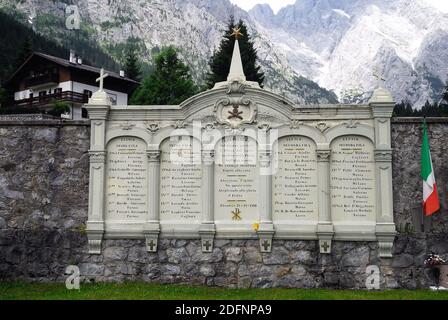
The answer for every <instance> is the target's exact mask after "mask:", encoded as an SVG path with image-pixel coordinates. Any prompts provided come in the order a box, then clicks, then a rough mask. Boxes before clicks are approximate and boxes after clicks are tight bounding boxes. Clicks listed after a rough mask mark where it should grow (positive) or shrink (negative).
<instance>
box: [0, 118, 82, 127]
mask: <svg viewBox="0 0 448 320" xmlns="http://www.w3.org/2000/svg"><path fill="white" fill-rule="evenodd" d="M12 126H39V127H44V126H48V127H61V126H86V127H90V120H0V127H12Z"/></svg>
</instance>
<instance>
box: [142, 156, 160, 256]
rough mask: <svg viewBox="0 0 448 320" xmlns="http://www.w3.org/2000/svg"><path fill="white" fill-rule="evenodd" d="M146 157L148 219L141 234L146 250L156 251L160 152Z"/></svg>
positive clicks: (158, 229)
mask: <svg viewBox="0 0 448 320" xmlns="http://www.w3.org/2000/svg"><path fill="white" fill-rule="evenodd" d="M147 156H148V171H149V172H148V173H149V179H148V197H149V199H148V204H149V207H148V217H147V221H146V224H145V228H144V230H143V233H144V234H145V240H146V250H147V251H148V252H156V251H157V243H158V239H159V233H160V221H159V202H160V190H159V189H160V188H159V185H160V151H159V150H149V151H147Z"/></svg>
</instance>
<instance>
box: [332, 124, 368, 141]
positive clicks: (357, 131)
mask: <svg viewBox="0 0 448 320" xmlns="http://www.w3.org/2000/svg"><path fill="white" fill-rule="evenodd" d="M324 135H325V139H326V140H327V142H328V144H329V145H331V143H332V142H333V141H334V139H336V138H338V137H341V136H351V135H354V136H362V137H366V138H368V139H369V140H370V141H371V142H372V143H373V144H374V145H375V129H374V128H373V127H370V126H368V125H365V124H358V125H356V127H355V126H354V127H349V126H347V125H346V124H341V125H338V126H335V127H333V128H330V129H328V130H327V131H326V132H325V133H324Z"/></svg>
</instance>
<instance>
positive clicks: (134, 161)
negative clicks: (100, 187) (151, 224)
mask: <svg viewBox="0 0 448 320" xmlns="http://www.w3.org/2000/svg"><path fill="white" fill-rule="evenodd" d="M106 179H107V180H106V184H107V186H106V192H107V196H106V218H107V219H108V220H123V221H127V220H131V221H135V220H137V221H140V220H142V221H144V220H145V217H146V214H147V210H148V200H147V198H148V196H147V190H148V160H147V156H146V143H145V142H144V141H143V140H141V139H138V138H133V137H119V138H115V139H114V140H112V141H111V142H110V143H109V144H108V148H107V178H106Z"/></svg>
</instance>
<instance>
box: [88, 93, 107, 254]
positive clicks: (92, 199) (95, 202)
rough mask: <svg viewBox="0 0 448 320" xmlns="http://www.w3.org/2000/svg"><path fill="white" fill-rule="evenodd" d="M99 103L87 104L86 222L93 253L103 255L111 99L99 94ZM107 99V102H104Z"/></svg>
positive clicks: (91, 102) (90, 247) (97, 97)
mask: <svg viewBox="0 0 448 320" xmlns="http://www.w3.org/2000/svg"><path fill="white" fill-rule="evenodd" d="M92 98H96V100H91V101H89V102H90V104H87V105H85V108H86V109H87V111H88V113H89V118H90V120H91V122H90V123H91V131H90V150H89V158H90V173H89V175H90V176H89V210H88V220H87V228H86V233H87V239H88V247H89V253H90V254H100V253H101V242H102V240H103V237H104V232H105V227H104V194H105V190H104V187H105V181H106V177H105V174H106V156H107V154H106V151H105V147H106V146H105V142H106V119H107V116H108V113H109V108H110V104H109V102H110V101H109V100H108V99H107V97H106V98H104V97H102V96H101V95H98V94H97V95H96V96H95V97H92ZM103 98H104V99H103Z"/></svg>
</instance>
